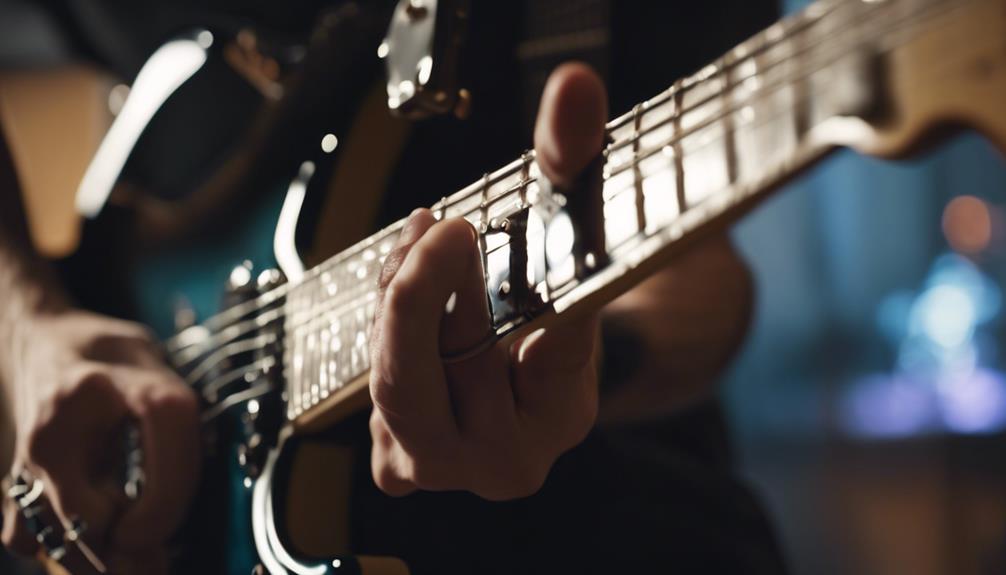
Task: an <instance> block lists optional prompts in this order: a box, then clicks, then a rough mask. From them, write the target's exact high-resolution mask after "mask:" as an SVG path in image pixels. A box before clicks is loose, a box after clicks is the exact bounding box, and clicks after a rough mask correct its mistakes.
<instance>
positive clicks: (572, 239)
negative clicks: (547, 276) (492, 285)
mask: <svg viewBox="0 0 1006 575" xmlns="http://www.w3.org/2000/svg"><path fill="white" fill-rule="evenodd" d="M603 167H604V157H603V156H602V155H598V156H597V157H596V158H594V160H593V161H591V163H590V164H588V165H587V167H586V168H585V169H584V170H583V172H582V173H581V175H580V177H579V178H577V180H576V181H574V182H573V184H572V185H570V186H568V187H561V186H557V185H555V184H554V183H552V182H551V181H549V180H548V178H546V177H544V176H542V178H541V179H540V180H539V184H540V186H541V189H542V192H543V193H544V194H545V195H549V196H552V199H553V201H554V202H555V203H556V204H558V205H560V206H562V209H561V211H560V212H559V214H555V215H553V216H552V218H551V220H550V221H549V222H548V224H547V227H546V231H545V244H546V252H547V254H548V265H549V268H550V269H554V268H559V267H561V266H562V265H563V264H564V263H565V260H566V258H569V257H572V258H573V268H574V271H573V275H574V277H575V278H576V279H580V280H582V279H584V278H586V277H587V276H589V275H591V274H593V273H594V272H595V271H596V270H598V269H600V268H603V267H605V266H606V265H607V264H608V254H607V248H606V245H605V237H604V199H603V197H602V195H601V188H602V187H603V185H604V178H603V172H602V170H603Z"/></svg>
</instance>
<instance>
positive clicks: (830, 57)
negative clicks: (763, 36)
mask: <svg viewBox="0 0 1006 575" xmlns="http://www.w3.org/2000/svg"><path fill="white" fill-rule="evenodd" d="M919 17H921V16H920V15H917V14H915V15H910V16H908V17H906V18H905V19H903V20H900V21H898V22H895V24H898V25H901V24H907V23H910V22H909V21H910V20H912V19H915V18H919ZM877 25H878V26H880V25H887V26H888V27H889V26H890V23H889V22H884V23H878V24H877ZM869 36H870V35H869V31H865V30H864V33H863V34H861V35H860V36H859V37H856V38H852V39H851V40H852V41H851V42H850V43H849V44H848V45H834V46H832V47H831V48H832V50H831V52H830V53H826V56H825V57H822V58H819V60H818V61H815V62H813V63H811V64H808V65H805V66H804V67H803V68H801V69H800V70H798V71H797V73H795V74H792V75H790V76H788V77H785V78H783V79H782V80H780V81H778V82H775V83H773V84H769V85H762V86H761V87H759V88H758V89H757V90H756V91H755V92H754V95H753V96H752V97H749V98H747V99H746V100H744V101H742V102H739V103H737V104H735V105H734V106H733V107H731V108H729V109H727V110H724V111H722V112H721V113H720V114H718V115H716V116H713V117H710V118H707V119H706V120H704V121H703V122H701V123H698V124H696V125H695V126H692V127H690V128H688V129H686V130H683V131H682V132H683V133H681V134H680V135H679V136H676V137H675V138H672V139H670V140H668V141H667V142H666V144H665V147H666V146H668V145H674V144H676V143H679V142H682V141H684V140H686V139H687V138H688V137H690V136H692V135H694V134H696V133H698V132H701V131H702V130H704V129H706V128H708V127H710V126H712V125H714V124H715V123H716V122H719V121H721V120H722V119H723V117H724V116H725V114H728V113H730V114H732V113H736V112H738V111H740V110H741V109H742V108H743V107H744V106H747V105H750V104H751V103H752V102H754V101H756V98H761V97H764V95H765V94H766V93H770V92H772V91H775V90H778V89H780V88H785V87H788V86H792V85H793V83H794V82H796V81H797V80H801V79H807V78H809V77H810V76H812V75H814V74H816V73H818V72H820V71H821V70H822V69H824V68H825V67H826V66H828V65H832V64H835V63H836V62H838V61H840V59H841V57H842V56H843V55H845V53H847V51H848V46H849V45H853V46H857V45H859V43H860V42H861V41H862V39H863V38H868V37H869ZM818 55H820V53H819V54H818ZM822 60H823V61H822ZM674 119H675V118H673V117H672V118H670V119H668V120H665V121H662V122H660V123H658V124H656V125H654V127H653V128H651V129H650V130H649V131H648V132H647V133H652V132H654V131H656V130H657V129H658V128H660V127H663V126H664V125H666V124H667V123H668V122H673V121H674ZM656 151H659V149H654V148H651V149H650V151H649V153H644V154H642V157H641V158H640V159H646V158H647V157H650V156H652V155H653V153H655V152H656ZM632 168H633V166H632V165H630V164H625V165H621V166H618V167H617V168H614V169H610V170H609V172H608V173H609V177H614V176H617V175H618V174H621V173H623V172H625V171H627V170H629V169H632Z"/></svg>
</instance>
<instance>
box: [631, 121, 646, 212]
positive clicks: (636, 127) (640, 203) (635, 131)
mask: <svg viewBox="0 0 1006 575" xmlns="http://www.w3.org/2000/svg"><path fill="white" fill-rule="evenodd" d="M644 108H645V105H644V104H637V105H636V106H635V107H634V108H633V109H632V164H633V170H632V180H633V182H634V183H635V188H636V199H635V202H636V228H637V229H638V230H639V231H643V230H645V229H646V204H645V200H644V198H643V173H642V172H641V171H640V169H639V162H637V161H636V155H637V154H639V145H640V141H639V138H640V122H642V120H643V112H644Z"/></svg>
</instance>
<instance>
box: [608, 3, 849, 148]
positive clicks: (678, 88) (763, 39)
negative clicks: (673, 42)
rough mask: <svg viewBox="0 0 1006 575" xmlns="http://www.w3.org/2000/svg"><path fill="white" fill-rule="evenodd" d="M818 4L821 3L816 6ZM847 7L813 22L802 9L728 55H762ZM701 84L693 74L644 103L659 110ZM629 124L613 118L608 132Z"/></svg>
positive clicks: (627, 116) (818, 16) (827, 12)
mask: <svg viewBox="0 0 1006 575" xmlns="http://www.w3.org/2000/svg"><path fill="white" fill-rule="evenodd" d="M819 4H821V3H820V2H819ZM850 4H851V3H850V2H846V1H842V0H836V1H834V2H830V3H829V5H828V6H827V8H826V9H825V10H823V11H822V12H821V13H819V14H816V15H815V16H814V17H813V18H808V17H807V14H806V12H807V10H806V9H805V10H803V11H800V12H796V13H794V14H792V15H790V16H787V17H785V18H783V19H782V20H780V21H778V22H776V23H775V24H774V25H773V26H772V27H770V28H768V29H766V30H763V31H761V32H759V33H757V34H755V35H754V36H752V37H751V38H748V39H747V40H745V41H744V42H742V43H741V44H738V45H737V46H736V47H734V48H733V50H731V51H732V52H733V51H741V52H743V53H744V54H746V56H744V57H741V60H740V61H743V60H744V59H746V57H747V56H754V55H756V54H759V53H762V52H765V51H767V50H769V49H771V48H774V47H776V46H778V45H779V44H781V43H782V42H784V41H787V40H789V39H790V38H791V37H793V36H794V35H796V34H798V33H802V32H805V31H806V30H808V29H810V28H812V27H813V26H814V25H816V24H819V23H820V22H821V21H823V20H824V18H826V17H828V16H831V15H833V14H834V13H835V12H836V11H837V10H838V9H840V8H844V7H846V6H849V5H850ZM776 27H781V28H780V29H782V30H783V31H784V32H783V33H781V34H779V35H778V36H777V37H775V38H771V37H770V36H773V35H772V34H770V33H769V32H770V31H771V30H772V29H773V28H776ZM752 45H754V46H755V47H752ZM740 61H739V62H740ZM739 62H738V63H739ZM704 80H705V79H704V78H701V77H700V75H699V74H693V75H692V76H689V77H686V78H683V79H682V80H681V81H680V82H676V83H675V84H674V85H672V86H671V88H669V89H668V90H665V91H664V92H663V93H661V94H659V95H657V96H656V97H654V98H652V99H650V100H648V101H647V102H646V104H647V105H648V106H650V107H651V108H656V107H659V106H662V105H664V104H666V103H667V102H669V101H671V100H672V99H673V98H674V97H676V96H679V95H681V92H682V91H687V90H690V89H692V88H694V87H696V86H697V85H699V84H700V83H701V82H702V81H704ZM630 121H632V112H631V111H630V112H629V113H626V114H624V115H622V116H620V117H618V118H616V119H615V120H612V121H611V122H610V123H609V129H611V130H615V129H618V128H622V127H624V126H625V125H627V124H628V123H629V122H630Z"/></svg>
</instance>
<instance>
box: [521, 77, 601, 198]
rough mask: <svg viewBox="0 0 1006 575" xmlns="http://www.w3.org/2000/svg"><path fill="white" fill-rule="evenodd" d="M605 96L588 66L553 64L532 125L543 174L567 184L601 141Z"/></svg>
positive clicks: (593, 155) (596, 150)
mask: <svg viewBox="0 0 1006 575" xmlns="http://www.w3.org/2000/svg"><path fill="white" fill-rule="evenodd" d="M607 118H608V96H607V91H606V90H605V87H604V82H603V81H602V80H601V78H600V77H599V76H598V75H597V73H596V72H594V70H593V69H592V68H590V66H588V65H586V64H583V63H580V62H571V63H567V64H563V65H561V66H559V67H558V68H556V70H555V71H554V72H552V75H551V76H550V77H549V80H548V83H547V84H546V85H545V90H544V92H543V93H542V98H541V105H540V107H539V110H538V120H537V123H536V125H535V150H536V153H537V155H538V164H539V166H540V167H541V169H542V171H543V172H544V173H545V175H546V176H547V177H548V178H549V179H550V180H552V181H554V182H556V183H558V184H569V183H571V181H572V180H574V179H575V178H576V175H577V174H578V173H579V172H580V171H582V170H583V168H584V167H586V165H587V164H588V163H589V162H590V161H591V160H592V159H594V157H595V156H596V155H597V154H598V153H600V151H601V149H602V147H603V145H604V133H605V122H606V121H607Z"/></svg>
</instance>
